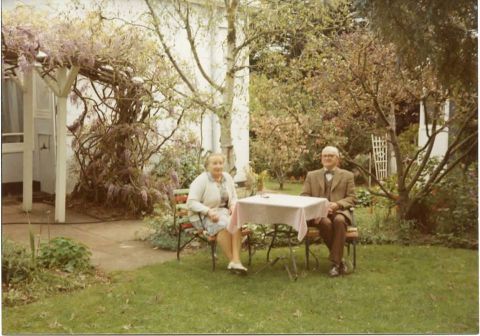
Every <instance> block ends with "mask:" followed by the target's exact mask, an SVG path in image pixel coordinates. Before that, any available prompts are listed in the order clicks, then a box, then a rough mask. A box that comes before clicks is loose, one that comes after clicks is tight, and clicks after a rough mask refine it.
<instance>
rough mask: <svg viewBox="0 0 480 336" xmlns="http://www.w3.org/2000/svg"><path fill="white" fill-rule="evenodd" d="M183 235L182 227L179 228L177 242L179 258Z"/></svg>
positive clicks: (178, 257)
mask: <svg viewBox="0 0 480 336" xmlns="http://www.w3.org/2000/svg"><path fill="white" fill-rule="evenodd" d="M181 236H182V229H179V230H178V242H177V260H180V241H181V239H180V238H181Z"/></svg>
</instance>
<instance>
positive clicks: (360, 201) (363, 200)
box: [355, 187, 372, 207]
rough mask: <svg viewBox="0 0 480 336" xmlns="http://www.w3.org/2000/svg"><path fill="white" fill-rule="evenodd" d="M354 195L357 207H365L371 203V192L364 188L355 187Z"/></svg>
mask: <svg viewBox="0 0 480 336" xmlns="http://www.w3.org/2000/svg"><path fill="white" fill-rule="evenodd" d="M355 196H356V198H357V200H356V202H355V205H356V206H358V207H367V206H370V205H372V194H371V193H370V191H368V190H367V189H365V188H361V187H357V188H355Z"/></svg>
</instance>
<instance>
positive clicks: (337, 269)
mask: <svg viewBox="0 0 480 336" xmlns="http://www.w3.org/2000/svg"><path fill="white" fill-rule="evenodd" d="M347 273H348V267H347V264H346V263H345V262H344V261H342V262H340V265H337V264H332V268H331V269H330V271H329V272H328V275H330V276H331V277H332V278H333V277H337V276H339V275H344V274H347Z"/></svg>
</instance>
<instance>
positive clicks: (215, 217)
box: [207, 209, 220, 223]
mask: <svg viewBox="0 0 480 336" xmlns="http://www.w3.org/2000/svg"><path fill="white" fill-rule="evenodd" d="M207 217H208V218H210V220H211V221H212V222H214V223H216V222H218V220H219V219H220V216H219V215H218V214H217V211H216V210H215V209H210V210H208V212H207Z"/></svg>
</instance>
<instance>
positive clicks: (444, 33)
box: [356, 0, 478, 89]
mask: <svg viewBox="0 0 480 336" xmlns="http://www.w3.org/2000/svg"><path fill="white" fill-rule="evenodd" d="M356 7H357V8H358V9H359V12H360V14H361V15H363V16H365V17H367V18H368V20H369V22H370V28H372V29H374V30H376V31H377V32H379V33H380V35H381V36H382V37H383V38H384V39H385V40H387V41H388V42H392V43H394V44H395V46H396V48H397V52H398V54H399V56H400V60H401V62H402V63H404V64H406V65H408V66H410V67H412V68H415V67H416V66H419V65H424V64H426V63H431V64H432V65H433V67H434V69H435V72H436V75H437V77H438V79H439V80H440V81H441V83H442V84H443V85H444V86H445V88H451V87H455V86H456V85H460V86H463V87H464V88H466V89H476V86H477V84H476V83H477V54H478V53H477V35H478V27H477V8H478V6H477V2H476V1H472V0H455V1H439V0H388V1H386V0H357V1H356Z"/></svg>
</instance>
